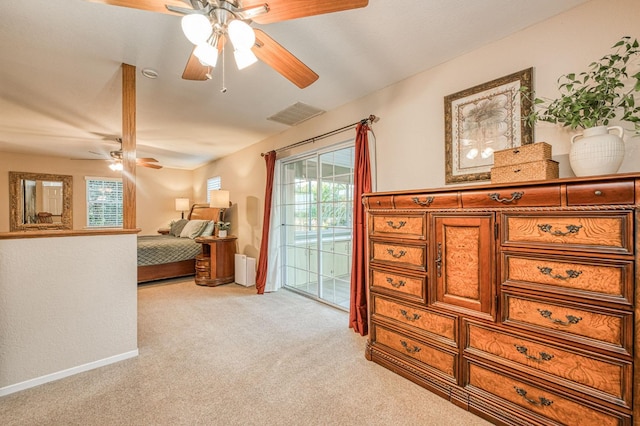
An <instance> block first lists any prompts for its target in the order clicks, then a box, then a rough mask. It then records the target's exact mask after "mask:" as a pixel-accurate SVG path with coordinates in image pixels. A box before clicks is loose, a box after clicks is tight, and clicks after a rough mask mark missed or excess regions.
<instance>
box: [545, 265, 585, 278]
mask: <svg viewBox="0 0 640 426" xmlns="http://www.w3.org/2000/svg"><path fill="white" fill-rule="evenodd" d="M538 269H539V270H540V272H541V273H542V274H544V275H549V276H550V277H551V278H555V279H558V280H568V279H570V278H578V277H579V276H580V274H582V271H574V270H573V269H567V275H560V274H552V273H551V272H552V271H553V269H551V268H549V267H547V266H538Z"/></svg>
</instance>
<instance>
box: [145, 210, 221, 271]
mask: <svg viewBox="0 0 640 426" xmlns="http://www.w3.org/2000/svg"><path fill="white" fill-rule="evenodd" d="M219 214H220V209H217V208H211V207H209V204H194V205H193V206H191V209H190V210H189V214H188V216H187V219H188V220H189V221H208V222H210V221H217V220H218V219H219ZM193 224H195V223H192V225H193ZM185 227H186V226H185ZM172 229H173V226H172ZM209 229H211V225H209ZM204 232H207V231H204ZM194 233H195V231H194ZM192 234H193V233H192ZM198 235H202V232H200V233H199V234H198ZM194 238H195V236H193V237H192V238H189V237H179V236H176V235H172V234H171V233H169V234H162V235H141V236H139V237H138V283H143V282H148V281H155V280H162V279H167V278H176V277H183V276H187V275H194V274H195V258H196V256H197V255H198V254H199V253H200V251H201V246H200V244H198V243H196V242H195V240H194Z"/></svg>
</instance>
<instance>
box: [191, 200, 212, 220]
mask: <svg viewBox="0 0 640 426" xmlns="http://www.w3.org/2000/svg"><path fill="white" fill-rule="evenodd" d="M187 219H189V220H196V219H200V220H215V221H218V220H220V209H218V208H214V207H209V204H194V205H192V206H191V210H189V215H188V216H187Z"/></svg>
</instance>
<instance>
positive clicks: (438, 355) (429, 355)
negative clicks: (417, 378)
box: [373, 324, 458, 381]
mask: <svg viewBox="0 0 640 426" xmlns="http://www.w3.org/2000/svg"><path fill="white" fill-rule="evenodd" d="M373 332H374V334H373V335H374V336H375V338H374V344H376V345H384V346H386V347H388V348H390V349H393V350H394V351H396V352H399V353H400V354H402V355H404V356H406V357H408V358H410V359H414V360H416V361H418V362H419V363H420V364H421V366H422V367H423V368H424V367H426V369H427V370H430V371H434V370H435V371H436V372H438V373H440V376H443V377H446V378H448V379H449V380H451V381H454V380H455V378H456V370H457V368H456V365H457V362H458V356H457V355H456V354H455V353H450V352H448V351H445V350H443V349H441V348H439V347H437V346H436V345H433V344H427V343H425V342H422V341H419V340H417V339H412V338H409V337H407V336H404V335H403V334H400V333H396V332H394V331H391V330H388V329H386V328H384V327H380V326H379V325H377V324H374V325H373Z"/></svg>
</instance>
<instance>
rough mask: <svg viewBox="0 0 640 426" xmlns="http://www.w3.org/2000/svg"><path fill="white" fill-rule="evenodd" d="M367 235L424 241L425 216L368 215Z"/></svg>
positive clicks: (425, 231)
mask: <svg viewBox="0 0 640 426" xmlns="http://www.w3.org/2000/svg"><path fill="white" fill-rule="evenodd" d="M369 234H370V235H372V236H384V237H397V238H411V239H420V240H424V239H426V236H427V214H426V213H418V214H380V213H373V214H370V215H369Z"/></svg>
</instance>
